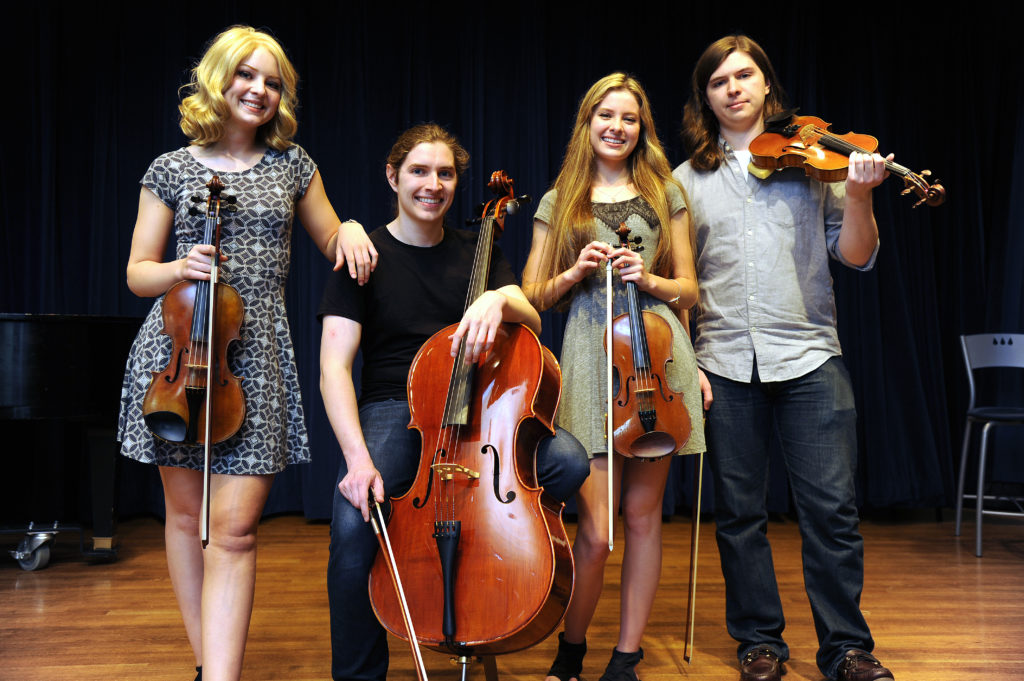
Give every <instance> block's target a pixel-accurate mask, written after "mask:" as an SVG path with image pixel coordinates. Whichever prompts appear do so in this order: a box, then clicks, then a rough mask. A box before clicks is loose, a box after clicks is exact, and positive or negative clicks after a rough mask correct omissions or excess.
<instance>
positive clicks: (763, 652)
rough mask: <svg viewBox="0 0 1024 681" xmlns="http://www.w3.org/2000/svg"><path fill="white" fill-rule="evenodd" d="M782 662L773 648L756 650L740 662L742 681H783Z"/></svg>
mask: <svg viewBox="0 0 1024 681" xmlns="http://www.w3.org/2000/svg"><path fill="white" fill-rule="evenodd" d="M782 674H783V671H782V662H780V661H779V656H778V655H777V654H776V653H775V651H774V650H772V649H771V648H755V649H753V650H751V651H749V652H748V653H747V654H746V655H744V656H743V660H742V661H741V662H740V681H781V679H782Z"/></svg>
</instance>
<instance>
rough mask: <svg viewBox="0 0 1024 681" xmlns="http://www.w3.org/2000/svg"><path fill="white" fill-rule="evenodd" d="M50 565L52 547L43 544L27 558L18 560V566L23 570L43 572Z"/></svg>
mask: <svg viewBox="0 0 1024 681" xmlns="http://www.w3.org/2000/svg"><path fill="white" fill-rule="evenodd" d="M49 564H50V545H49V544H43V545H42V546H40V547H39V548H38V549H36V550H35V551H33V552H32V553H30V554H28V556H26V557H25V558H19V559H18V565H20V566H21V569H22V570H28V571H29V572H31V571H32V570H42V569H43V568H44V567H46V566H47V565H49Z"/></svg>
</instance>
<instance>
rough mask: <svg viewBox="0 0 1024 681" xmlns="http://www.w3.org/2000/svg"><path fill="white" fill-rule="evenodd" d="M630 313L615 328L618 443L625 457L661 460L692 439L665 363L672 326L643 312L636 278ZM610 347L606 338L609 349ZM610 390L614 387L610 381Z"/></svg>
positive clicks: (623, 235)
mask: <svg viewBox="0 0 1024 681" xmlns="http://www.w3.org/2000/svg"><path fill="white" fill-rule="evenodd" d="M616 234H618V235H619V240H620V246H622V247H623V248H632V249H633V250H634V251H640V250H642V248H643V247H642V246H639V245H637V244H638V241H637V240H634V242H633V243H630V239H629V228H628V227H626V223H621V224H620V225H619V228H618V229H617V230H616ZM626 310H627V311H626V312H625V313H623V314H620V315H619V316H617V317H615V319H614V320H613V321H612V326H611V338H612V352H611V361H612V364H613V366H614V370H615V372H616V373H617V375H618V377H619V387H618V390H617V391H616V392H615V393H614V395H613V397H614V399H613V400H612V402H613V404H612V412H611V416H612V422H613V423H614V436H613V446H614V449H615V451H616V452H618V453H619V454H621V455H622V456H625V457H638V458H660V457H663V456H668V455H669V454H674V453H675V452H678V451H679V450H680V449H682V447H683V445H685V444H686V442H687V440H689V439H690V414H689V412H688V411H687V409H686V405H685V404H684V403H683V394H682V393H679V392H675V391H673V390H672V389H671V388H670V387H669V385H668V381H667V380H666V374H665V367H666V366H667V365H668V363H669V362H671V361H672V327H670V326H669V325H668V322H666V321H665V320H664V319H662V318H661V317H660V316H659V315H657V314H655V313H654V312H650V311H647V310H641V308H640V292H639V290H638V289H637V285H636V282H633V281H629V282H626ZM607 349H608V341H607V336H606V338H605V351H607ZM608 389H609V390H612V384H611V383H609V385H608Z"/></svg>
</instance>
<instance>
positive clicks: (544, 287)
mask: <svg viewBox="0 0 1024 681" xmlns="http://www.w3.org/2000/svg"><path fill="white" fill-rule="evenodd" d="M620 222H625V223H626V225H627V226H628V227H629V228H630V229H631V230H632V233H633V234H634V235H640V236H641V237H642V238H643V244H644V247H645V249H644V251H643V252H642V253H636V252H634V251H632V250H629V249H626V248H620V247H618V246H612V245H610V244H618V243H619V239H618V238H617V236H616V235H615V233H614V230H615V229H616V228H618V226H619V223H620ZM608 260H611V261H612V263H613V267H614V269H615V270H616V271H617V272H618V274H619V277H618V278H619V279H621V280H622V281H623V282H630V281H631V282H634V283H636V285H637V288H638V289H639V291H640V298H641V306H642V307H643V308H644V309H645V310H650V311H652V312H654V313H656V314H658V315H660V316H661V317H663V318H664V319H665V320H666V321H667V322H668V323H669V325H670V328H671V329H672V336H673V342H672V348H673V361H672V362H670V363H668V367H667V379H668V382H669V386H670V387H671V388H672V389H673V390H676V391H682V392H683V393H684V394H685V402H686V405H687V408H688V410H689V416H690V419H691V427H692V432H691V435H690V439H689V441H688V442H687V443H686V444H685V446H684V447H683V448H682V449H681V450H680V451H679V453H682V454H687V453H695V452H701V451H703V450H704V435H703V430H702V427H701V415H702V412H701V406H700V390H699V388H698V385H697V365H696V361H695V360H694V356H693V349H692V347H691V345H690V342H689V338H688V336H687V335H686V331H685V330H684V329H683V326H682V324H681V323H680V321H679V319H678V317H677V313H678V311H680V310H686V309H688V308H689V307H690V306H692V305H693V304H694V303H695V302H696V300H697V283H696V276H695V274H694V265H693V254H692V251H691V247H690V237H689V221H688V219H687V213H686V203H685V198H684V195H683V192H682V189H681V188H680V187H679V185H678V184H677V183H676V182H675V181H674V180H673V179H672V175H671V168H670V166H669V164H668V160H667V159H666V158H665V154H664V152H663V151H662V148H661V144H660V143H659V141H658V138H657V135H656V133H655V130H654V120H653V118H652V116H651V107H650V104H649V102H648V100H647V96H646V94H645V93H644V91H643V89H642V88H641V87H640V84H639V83H638V82H637V81H636V80H634V79H633V78H631V77H629V76H626V75H625V74H622V73H613V74H611V75H609V76H606V77H604V78H602V79H601V80H599V81H597V82H596V83H594V85H593V86H592V87H591V88H590V90H589V91H588V92H587V93H586V95H584V97H583V99H582V100H581V102H580V107H579V110H578V112H577V114H576V123H575V125H574V127H573V133H572V138H571V139H570V140H569V146H568V149H567V150H566V154H565V160H564V161H563V163H562V168H561V171H560V172H559V174H558V178H557V179H556V180H555V185H554V187H553V188H552V190H551V191H549V192H548V193H547V194H545V196H544V198H543V199H542V200H541V202H540V205H539V207H538V209H537V214H536V216H535V218H534V230H533V246H532V249H531V251H530V256H529V259H528V261H527V263H526V270H525V272H524V274H523V290H524V291H525V293H526V295H527V297H528V298H529V299H530V301H531V302H532V303H533V304H534V305H536V306H537V308H538V309H541V310H543V309H546V308H548V307H551V306H553V305H556V304H563V305H565V304H567V305H568V308H569V318H568V321H567V323H566V328H565V339H564V342H563V345H562V358H561V363H562V372H563V376H564V380H563V391H562V403H561V406H560V408H559V414H558V424H559V425H560V426H562V427H563V428H565V429H566V430H568V431H569V432H570V433H572V434H573V435H575V436H576V438H577V439H578V440H580V442H582V443H583V445H584V446H585V447H586V448H587V451H588V452H590V455H591V456H592V457H593V458H592V460H591V472H590V477H588V478H587V480H586V482H585V483H584V484H583V486H582V487H581V488H580V491H579V493H578V494H577V495H576V501H577V505H578V510H579V526H578V529H577V533H576V540H575V543H574V545H573V555H574V557H575V561H576V583H575V587H574V592H573V597H572V602H571V603H570V605H569V610H568V612H567V613H566V616H565V631H564V632H563V633H562V634H560V635H559V648H558V656H557V657H556V659H555V662H554V664H553V665H552V667H551V670H550V671H549V672H548V675H549V676H548V679H549V681H551V680H553V679H558V680H559V681H569V680H570V679H579V677H580V672H581V670H582V665H583V655H584V653H585V652H586V641H585V636H586V632H587V628H588V627H589V625H590V620H591V618H592V617H593V615H594V611H595V609H596V608H597V603H598V600H599V598H600V596H601V589H602V586H603V583H604V566H605V562H606V561H607V558H608V555H609V548H608V494H607V486H608V466H609V457H608V456H607V452H608V446H607V444H606V441H605V425H604V424H605V420H604V418H605V404H606V399H605V394H606V393H605V391H606V386H605V383H606V381H605V371H604V366H605V361H606V360H605V351H604V346H603V340H604V334H605V327H606V322H605V319H606V312H605V307H606V304H605V275H604V269H605V263H606V261H608ZM623 288H624V287H623V286H621V285H619V284H618V283H617V282H616V285H615V289H616V293H615V298H616V302H615V304H614V306H615V310H616V314H618V313H620V312H622V311H623V310H624V300H625V294H624V292H623ZM613 458H614V464H613V465H614V466H615V469H614V483H615V486H616V487H615V499H616V500H618V501H619V503H621V508H622V513H623V518H624V531H625V548H624V555H623V563H622V602H621V605H620V627H619V639H618V641H617V643H616V646H615V649H614V651H613V653H612V658H611V661H610V662H609V663H608V666H607V668H606V670H605V673H604V675H603V676H602V677H601V678H602V679H603V680H604V681H630V680H635V679H636V672H635V671H634V667H635V666H636V664H637V663H638V662H639V661H640V660H641V659H642V657H643V651H642V649H641V648H640V640H641V637H642V635H643V631H644V627H645V626H646V624H647V619H648V617H649V615H650V611H651V607H652V605H653V602H654V595H655V592H656V590H657V587H658V579H659V576H660V573H661V506H662V497H663V495H664V491H665V483H666V480H667V478H668V471H669V465H670V463H671V457H663V458H661V459H656V460H648V459H635V458H631V459H623V457H621V456H615V457H613Z"/></svg>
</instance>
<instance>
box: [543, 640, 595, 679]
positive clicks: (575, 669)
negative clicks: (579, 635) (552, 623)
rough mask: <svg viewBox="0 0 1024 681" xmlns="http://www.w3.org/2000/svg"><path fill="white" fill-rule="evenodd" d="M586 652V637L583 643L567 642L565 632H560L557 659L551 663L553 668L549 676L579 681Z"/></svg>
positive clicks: (549, 671)
mask: <svg viewBox="0 0 1024 681" xmlns="http://www.w3.org/2000/svg"><path fill="white" fill-rule="evenodd" d="M586 654H587V641H586V639H584V640H583V643H567V642H566V640H565V633H560V634H558V652H557V653H556V654H555V661H554V662H552V663H551V669H549V670H548V676H554V677H557V678H558V681H569V679H577V681H578V679H579V678H580V673H581V672H582V671H583V656H584V655H586Z"/></svg>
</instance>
